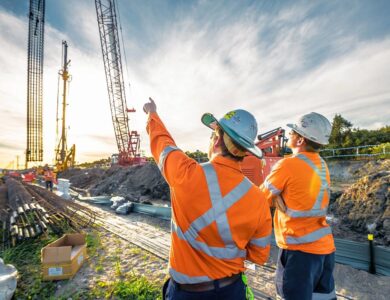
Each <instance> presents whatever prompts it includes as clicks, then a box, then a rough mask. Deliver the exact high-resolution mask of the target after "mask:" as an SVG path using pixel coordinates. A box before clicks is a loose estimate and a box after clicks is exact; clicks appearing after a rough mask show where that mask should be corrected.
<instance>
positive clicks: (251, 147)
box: [201, 113, 263, 158]
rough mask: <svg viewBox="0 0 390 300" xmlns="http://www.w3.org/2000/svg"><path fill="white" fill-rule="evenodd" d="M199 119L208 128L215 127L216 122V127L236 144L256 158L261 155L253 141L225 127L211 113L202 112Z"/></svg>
mask: <svg viewBox="0 0 390 300" xmlns="http://www.w3.org/2000/svg"><path fill="white" fill-rule="evenodd" d="M201 121H202V123H203V124H204V125H206V126H207V127H209V128H210V129H215V127H214V126H213V124H216V125H217V126H218V127H220V128H222V130H223V131H224V132H225V133H226V134H227V135H228V136H229V137H230V138H231V139H232V140H233V141H234V142H236V143H237V144H238V145H240V146H241V147H243V148H245V149H246V150H247V151H248V152H250V153H252V154H253V155H254V156H256V157H258V158H262V157H263V152H262V151H261V150H260V149H259V148H258V147H257V146H256V145H255V144H254V143H251V142H249V141H247V140H244V139H243V138H241V137H240V136H238V135H237V134H236V133H235V132H234V131H233V130H231V129H230V128H228V127H226V126H225V125H224V124H222V123H220V122H219V121H218V120H217V119H216V118H215V117H214V116H213V115H212V114H210V113H205V114H203V116H202V118H201ZM213 127H214V128H213Z"/></svg>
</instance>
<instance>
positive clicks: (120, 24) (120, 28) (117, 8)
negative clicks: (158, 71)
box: [115, 1, 131, 108]
mask: <svg viewBox="0 0 390 300" xmlns="http://www.w3.org/2000/svg"><path fill="white" fill-rule="evenodd" d="M115 8H116V14H117V15H118V23H119V30H120V36H121V41H122V48H123V54H124V56H125V64H126V74H127V84H128V85H129V93H130V87H131V86H130V80H129V78H130V76H129V69H128V67H127V65H128V64H127V55H126V48H125V43H124V41H123V32H122V22H121V16H120V13H119V11H120V10H119V1H117V5H116V6H115ZM126 105H127V101H126ZM126 108H127V107H126Z"/></svg>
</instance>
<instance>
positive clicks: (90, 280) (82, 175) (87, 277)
mask: <svg viewBox="0 0 390 300" xmlns="http://www.w3.org/2000/svg"><path fill="white" fill-rule="evenodd" d="M329 169H330V172H331V174H332V182H333V183H335V184H334V185H333V188H332V197H331V198H332V199H331V204H330V212H331V214H332V216H333V217H331V218H330V219H329V222H330V223H331V226H332V230H333V232H334V235H335V236H336V237H341V238H345V239H351V240H355V241H361V242H367V240H366V237H367V229H366V225H367V224H371V223H372V221H373V220H374V221H375V222H376V224H377V226H376V229H375V236H376V237H377V238H376V240H375V243H376V244H380V245H383V246H388V243H389V234H388V232H389V231H388V230H389V227H388V220H389V215H388V211H389V210H390V208H389V201H388V199H389V186H390V185H389V179H390V175H389V160H381V161H364V162H361V161H352V162H341V163H339V162H330V163H329ZM61 177H63V178H68V179H69V180H70V182H71V186H72V188H73V189H74V190H76V191H78V193H81V194H83V195H84V196H86V195H93V196H98V195H105V196H106V197H105V198H107V196H108V197H112V196H122V197H123V199H122V200H121V203H126V202H127V201H131V202H139V203H146V204H153V205H163V206H170V201H169V187H168V186H167V184H166V182H165V181H164V179H163V177H162V176H161V174H160V172H159V170H158V168H157V166H156V165H155V164H153V163H150V164H146V165H144V166H134V167H118V166H114V167H111V168H106V169H103V168H89V169H71V170H68V171H66V172H64V173H63V174H61ZM2 187H3V188H4V185H3V186H2ZM26 189H27V191H28V192H31V193H34V195H35V197H36V199H38V198H39V197H43V198H45V199H46V201H49V202H50V203H51V205H52V206H53V208H52V209H51V211H52V212H55V211H56V209H63V208H64V206H66V203H68V205H70V207H71V208H72V210H71V211H68V212H67V214H69V213H71V212H72V211H73V212H74V211H83V210H85V212H84V216H85V217H84V219H86V220H87V222H81V221H82V220H81V219H80V221H79V224H80V226H81V225H82V223H85V224H87V226H83V228H84V229H83V230H85V231H86V232H87V233H88V237H89V244H90V245H89V248H88V251H89V259H88V260H87V261H86V263H85V264H84V265H83V267H82V268H81V269H80V270H79V272H78V273H77V274H76V275H75V277H74V278H73V279H70V280H63V281H57V282H55V283H54V284H50V285H49V286H48V287H47V288H46V285H43V288H45V289H47V290H48V293H47V295H50V297H54V298H55V299H107V298H109V299H126V297H125V298H123V297H118V296H116V294H115V293H116V290H115V289H116V288H117V287H118V284H120V283H121V282H125V281H127V282H129V281H130V282H131V281H132V280H134V278H136V279H137V280H139V279H142V280H144V279H145V282H147V284H151V285H150V286H148V287H149V288H150V289H151V290H152V291H153V292H154V293H155V294H154V295H158V294H157V293H158V290H159V289H160V288H161V286H162V284H163V282H164V281H165V280H166V278H167V276H168V275H167V267H168V255H169V248H170V222H169V221H167V220H163V219H158V218H153V217H150V216H147V215H143V214H137V213H130V214H128V215H120V214H117V213H115V210H113V209H112V208H111V207H110V206H103V205H96V204H95V205H92V204H91V203H88V202H87V201H80V200H68V201H66V200H63V199H60V198H59V197H58V196H56V195H54V194H52V193H50V192H48V191H45V190H44V189H42V188H41V189H40V190H37V189H38V187H34V186H29V185H26ZM4 192H5V190H4ZM3 194H4V195H3V197H0V204H2V205H3V204H4V203H6V202H4V201H6V193H3ZM0 195H2V194H1V193H0ZM73 195H74V194H73ZM3 198H4V199H3ZM1 199H3V200H1ZM74 199H76V198H74ZM81 199H82V197H81ZM3 202H4V203H3ZM41 203H43V202H41ZM362 203H363V204H362ZM4 205H5V204H4ZM81 208H82V209H81ZM65 212H66V211H65ZM63 214H64V212H63ZM65 215H66V214H65ZM65 215H64V217H66V216H65ZM75 216H76V215H74V214H73V213H72V214H71V215H69V216H68V217H69V218H70V219H74V218H75ZM92 219H93V220H94V221H95V223H94V225H92V224H91V220H92ZM91 245H93V246H91ZM10 250H11V251H12V248H11V249H10ZM276 257H277V249H276V247H273V248H272V250H271V257H270V259H269V261H268V262H267V264H266V265H265V266H261V267H260V266H256V267H255V269H253V268H254V266H253V265H248V270H247V274H248V275H249V276H248V278H249V281H250V285H251V286H252V287H253V290H254V294H255V298H256V299H275V298H276V292H275V286H274V276H275V262H276ZM27 270H29V269H27ZM22 272H24V273H23V274H21V277H20V284H21V285H23V286H24V287H23V289H24V291H26V290H27V294H28V288H29V282H30V279H29V277H33V278H37V277H39V276H40V274H39V272H40V269H39V263H38V264H37V265H36V267H35V268H34V269H32V271H31V272H30V271H27V272H26V271H25V270H23V271H22ZM334 276H335V282H336V293H337V295H338V298H339V299H388V295H389V294H390V277H385V276H377V275H372V274H369V273H367V272H366V271H360V270H357V269H354V268H352V267H350V266H346V265H341V264H336V268H335V272H334ZM34 280H35V279H34ZM32 282H34V281H32ZM37 282H40V281H37ZM136 284H139V282H138V281H137V283H136ZM33 288H34V287H33ZM135 288H137V287H135ZM138 289H139V288H138ZM17 299H19V298H17ZM32 299H38V298H32ZM39 299H46V297H43V298H42V297H41V298H39ZM147 299H158V296H155V297H154V296H153V297H152V298H147Z"/></svg>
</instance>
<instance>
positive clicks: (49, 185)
mask: <svg viewBox="0 0 390 300" xmlns="http://www.w3.org/2000/svg"><path fill="white" fill-rule="evenodd" d="M45 183H46V189H47V190H48V189H50V191H51V192H52V191H53V181H45Z"/></svg>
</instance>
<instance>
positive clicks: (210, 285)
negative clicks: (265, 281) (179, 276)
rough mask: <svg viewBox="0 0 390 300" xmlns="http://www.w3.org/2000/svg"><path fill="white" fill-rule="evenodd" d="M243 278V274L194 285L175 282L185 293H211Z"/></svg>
mask: <svg viewBox="0 0 390 300" xmlns="http://www.w3.org/2000/svg"><path fill="white" fill-rule="evenodd" d="M240 277H241V273H238V274H234V275H232V276H230V277H224V278H220V279H216V280H213V281H206V282H200V283H193V284H183V283H177V282H175V283H176V284H177V285H178V286H179V288H180V289H181V290H183V291H187V292H205V291H211V290H214V289H215V288H218V287H219V288H222V287H225V286H228V285H230V284H233V283H235V282H236V281H237V280H238V279H239V278H240Z"/></svg>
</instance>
